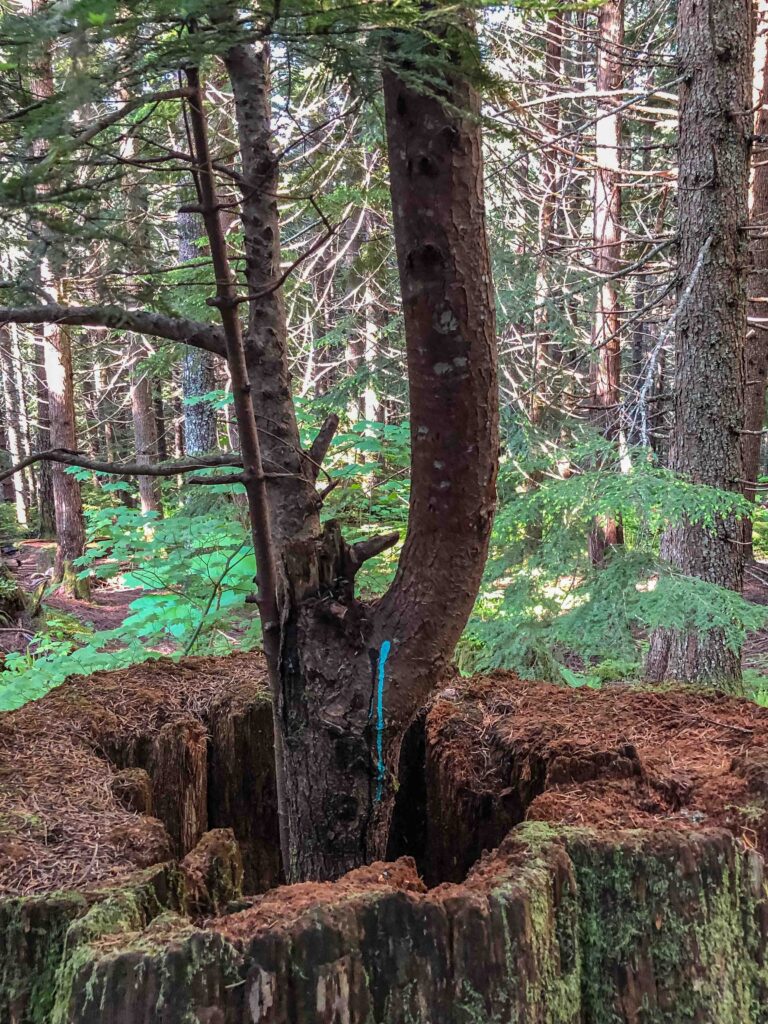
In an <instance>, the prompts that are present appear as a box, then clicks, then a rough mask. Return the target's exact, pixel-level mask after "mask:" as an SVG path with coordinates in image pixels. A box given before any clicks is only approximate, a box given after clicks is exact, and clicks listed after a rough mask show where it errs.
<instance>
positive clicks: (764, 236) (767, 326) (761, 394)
mask: <svg viewBox="0 0 768 1024" xmlns="http://www.w3.org/2000/svg"><path fill="white" fill-rule="evenodd" d="M755 14H756V22H757V24H756V30H757V31H756V34H755V51H754V62H753V73H752V102H753V108H754V110H755V136H756V144H755V146H754V148H753V152H752V176H751V182H750V194H749V219H750V228H751V231H750V239H751V243H750V251H751V255H752V273H751V275H750V279H749V320H750V325H749V331H748V333H747V343H746V381H745V390H744V429H745V434H744V436H743V438H742V442H741V454H742V477H743V480H744V483H743V487H744V496H745V497H746V498H749V500H750V501H754V500H755V495H756V493H757V491H756V484H757V478H758V476H759V472H760V445H761V442H762V429H763V424H764V422H765V385H766V379H767V378H768V106H766V104H768V0H758V2H757V4H756V10H755ZM744 557H745V559H747V558H751V557H752V520H751V519H745V520H744Z"/></svg>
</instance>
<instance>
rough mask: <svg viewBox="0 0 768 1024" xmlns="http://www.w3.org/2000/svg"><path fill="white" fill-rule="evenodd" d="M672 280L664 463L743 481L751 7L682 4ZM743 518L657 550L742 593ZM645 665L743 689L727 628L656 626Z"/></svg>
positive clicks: (688, 531) (681, 535)
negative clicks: (670, 427) (683, 298)
mask: <svg viewBox="0 0 768 1024" xmlns="http://www.w3.org/2000/svg"><path fill="white" fill-rule="evenodd" d="M677 25H678V51H679V59H680V64H681V68H682V71H683V72H684V74H685V78H684V80H683V82H682V83H681V86H680V141H679V166H680V172H679V173H680V178H679V190H678V204H679V224H680V227H679V237H680V250H679V264H678V277H679V282H678V288H679V289H680V290H682V289H686V288H687V289H690V300H689V301H688V302H687V303H686V304H685V305H684V306H683V308H681V309H679V313H678V318H677V321H676V327H675V349H676V374H675V427H674V437H673V441H672V449H671V454H670V466H671V468H672V469H674V470H675V471H676V472H677V473H680V474H681V475H682V476H683V477H685V478H686V479H688V480H691V481H693V482H694V483H702V484H708V485H710V486H712V487H718V488H721V489H723V490H737V489H739V486H740V485H739V483H738V481H739V480H741V479H742V456H741V441H742V433H741V431H742V428H743V424H744V408H743V402H744V383H745V380H744V340H745V335H746V329H747V277H748V243H747V232H746V231H745V230H744V228H745V225H746V224H747V219H748V191H749V156H750V144H751V135H752V127H753V126H752V117H751V114H750V109H751V102H750V101H751V55H752V49H751V39H752V32H751V3H750V2H749V0H729V2H727V3H724V2H723V0H680V3H679V6H678V22H677ZM739 539H740V536H739V526H738V523H736V522H735V521H733V520H731V519H728V520H724V519H719V520H718V521H717V523H716V526H715V527H714V529H711V530H706V529H704V528H703V527H701V526H695V525H692V524H690V523H688V524H684V525H681V526H678V527H675V528H673V529H670V530H669V531H668V532H667V533H666V534H665V536H664V538H663V541H662V556H663V558H665V559H666V560H667V561H668V562H669V563H670V565H671V567H672V568H673V569H674V570H675V571H677V572H682V573H685V574H686V575H688V576H697V577H699V578H700V579H703V580H707V581H708V582H710V583H715V584H717V585H718V586H721V587H727V588H729V589H731V590H739V589H740V588H741V582H742V567H743V558H742V548H741V546H740V544H739V543H738V541H739ZM646 671H647V674H648V676H649V678H651V679H664V678H669V679H679V680H683V681H687V682H698V683H717V684H718V685H731V686H733V687H738V686H739V684H740V680H741V664H740V652H739V651H735V650H732V649H730V648H729V647H727V646H726V644H725V639H724V637H723V634H722V632H721V631H719V630H712V631H709V632H707V633H706V634H699V633H697V632H696V631H694V630H693V629H691V630H690V631H683V632H677V631H670V630H657V631H656V632H655V633H654V634H653V637H652V639H651V648H650V652H649V655H648V662H647V666H646Z"/></svg>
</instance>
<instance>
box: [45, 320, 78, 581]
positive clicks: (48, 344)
mask: <svg viewBox="0 0 768 1024" xmlns="http://www.w3.org/2000/svg"><path fill="white" fill-rule="evenodd" d="M43 346H44V351H45V375H46V379H47V381H48V408H49V414H50V418H51V422H50V437H51V446H52V447H53V448H70V449H77V436H76V431H75V397H74V386H73V379H72V348H71V342H70V337H69V331H68V330H67V329H66V328H62V327H59V326H58V325H56V324H48V325H47V326H46V328H45V333H44V340H43ZM51 476H52V478H53V502H54V509H55V514H56V537H57V540H58V547H57V549H56V564H55V566H54V577H55V579H56V580H57V581H59V582H60V583H61V584H62V586H63V587H64V589H65V590H67V591H68V592H70V593H71V594H72V595H73V596H74V597H79V598H82V599H87V598H88V596H89V588H88V582H87V580H81V579H78V578H77V572H78V569H77V567H76V566H75V565H74V561H75V559H76V558H80V556H81V555H82V554H83V552H84V551H85V527H84V525H83V503H82V498H81V496H80V484H79V483H78V481H77V480H76V479H75V477H73V476H72V475H71V474H70V473H67V472H65V470H64V467H63V466H60V465H57V464H54V465H52V466H51Z"/></svg>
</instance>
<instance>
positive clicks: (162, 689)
mask: <svg viewBox="0 0 768 1024" xmlns="http://www.w3.org/2000/svg"><path fill="white" fill-rule="evenodd" d="M256 668H257V671H256V672H254V659H253V658H252V657H245V656H235V657H232V658H227V659H199V658H198V659H188V660H186V661H185V662H183V663H181V664H172V663H170V662H160V663H156V664H154V665H151V666H139V667H135V668H133V669H130V670H126V671H124V672H117V673H100V674H98V675H97V676H94V677H92V678H91V679H88V680H72V681H70V682H69V683H67V684H65V685H64V686H62V687H61V688H60V689H59V690H58V691H56V692H54V693H51V694H50V695H49V696H48V697H46V698H45V699H44V700H43V701H40V702H38V703H37V704H34V705H28V706H27V707H26V708H24V709H22V710H20V711H18V712H14V713H12V714H9V715H6V716H3V717H2V718H0V884H1V885H2V893H3V894H4V895H0V1021H2V1022H6V1021H8V1022H9V1024H106V1022H109V1024H246V1022H247V1024H438V1022H439V1024H480V1022H483V1024H486V1022H487V1024H507V1022H513V1021H515V1022H521V1024H522V1022H532V1024H533V1022H536V1024H583V1022H588V1024H614V1022H616V1024H657V1022H658V1024H688V1022H702V1024H704V1022H710V1021H711V1022H715V1021H717V1022H718V1024H765V1021H766V1020H768V904H767V903H766V886H765V878H764V862H765V860H764V859H765V856H766V853H768V710H766V709H761V708H758V707H756V706H754V705H751V704H748V703H746V702H740V701H737V700H733V699H731V698H726V697H718V696H706V697H705V696H701V695H696V694H691V693H685V692H682V691H680V692H675V691H670V692H665V693H663V694H661V693H651V692H647V691H633V690H632V689H631V688H629V687H617V688H611V689H607V690H604V691H602V692H599V693H593V692H587V691H574V690H568V689H565V688H557V687H553V686H547V685H545V684H531V683H521V682H520V681H519V680H517V679H515V678H514V677H512V676H505V675H503V674H499V675H497V676H495V677H491V678H486V679H476V680H471V681H468V682H454V683H453V684H451V685H450V686H449V687H447V688H446V689H444V690H443V691H441V692H440V693H438V694H437V695H436V697H435V698H434V700H433V701H432V702H431V704H430V705H429V707H428V708H427V709H426V711H425V713H424V715H422V716H421V718H420V719H419V721H418V722H417V723H416V724H415V725H414V727H413V728H412V730H411V733H410V734H409V736H408V737H407V739H406V742H405V744H404V747H403V755H402V761H401V765H400V772H399V786H400V788H399V797H398V803H397V807H396V810H395V820H394V827H393V833H392V839H391V842H390V855H391V857H392V858H393V860H392V861H390V862H387V863H377V864H373V865H370V866H369V867H366V868H361V869H358V870H356V871H353V872H351V873H350V874H349V875H347V876H345V877H344V878H342V879H340V880H339V881H338V882H334V883H321V884H315V883H304V884H301V885H294V886H287V887H279V888H274V885H275V883H276V882H277V880H278V859H277V858H278V845H279V842H278V835H277V823H276V820H275V802H274V778H273V774H272V764H271V750H272V745H271V734H270V723H271V711H270V708H269V705H268V702H266V701H265V692H264V690H263V689H262V688H260V687H259V686H256V687H254V685H253V682H252V680H253V678H254V676H257V675H258V666H256ZM54 723H55V726H56V728H55V731H52V728H53V724H54ZM33 808H36V810H33ZM152 814H155V815H157V816H158V817H152V816H151V815H152ZM486 849H494V852H492V853H484V852H483V850H486ZM244 864H245V872H243V865H244ZM467 872H468V874H467ZM243 879H244V882H243ZM424 880H426V882H427V883H428V884H430V885H432V886H433V888H431V889H428V888H427V886H426V885H425V882H424ZM243 891H244V893H245V895H244V894H243ZM258 893H261V894H260V895H259V894H258Z"/></svg>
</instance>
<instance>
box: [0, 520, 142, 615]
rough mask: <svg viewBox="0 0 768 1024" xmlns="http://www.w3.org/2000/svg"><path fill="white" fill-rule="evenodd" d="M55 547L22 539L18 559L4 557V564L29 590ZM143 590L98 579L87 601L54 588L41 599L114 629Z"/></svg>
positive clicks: (50, 558)
mask: <svg viewBox="0 0 768 1024" xmlns="http://www.w3.org/2000/svg"><path fill="white" fill-rule="evenodd" d="M55 550H56V548H55V545H54V544H52V543H50V542H49V541H40V540H29V541H22V542H20V543H19V544H18V552H19V554H18V559H17V558H8V559H6V565H7V566H8V568H9V569H10V571H11V572H12V573H13V575H14V576H15V577H16V579H17V580H18V582H19V585H20V586H21V587H22V589H23V590H26V591H28V592H31V591H33V590H34V589H35V587H36V586H37V585H38V584H39V583H40V582H41V581H42V579H43V578H44V576H45V573H46V570H47V569H49V568H50V567H51V566H52V565H53V558H54V553H55ZM143 593H144V591H143V590H141V589H140V588H133V589H131V588H127V587H123V586H121V585H120V583H119V581H117V580H108V581H101V580H99V581H96V582H95V584H94V586H93V588H92V591H91V599H90V601H78V600H75V598H72V597H67V596H66V595H65V594H62V593H60V592H58V591H57V592H54V593H52V594H49V595H48V596H47V597H46V598H45V602H44V603H45V605H46V607H48V608H54V609H56V610H58V611H60V612H66V613H67V614H68V615H72V616H74V618H76V619H78V620H79V621H80V622H82V623H83V625H86V626H92V627H93V629H95V630H102V629H115V628H116V627H117V626H119V625H120V624H121V623H122V621H123V619H125V617H126V616H127V615H128V610H129V606H130V604H131V602H132V601H135V600H136V598H137V597H141V595H142V594H143Z"/></svg>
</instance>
